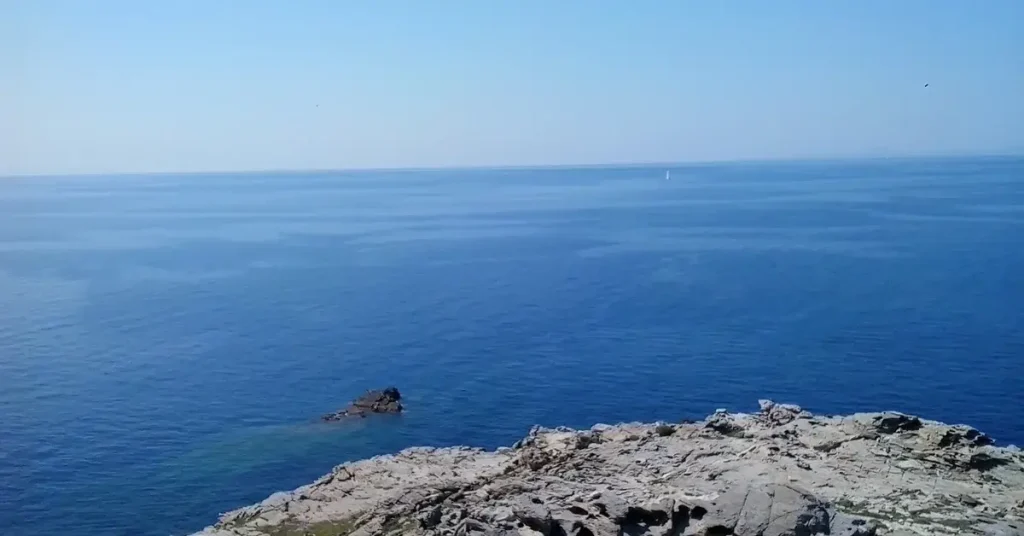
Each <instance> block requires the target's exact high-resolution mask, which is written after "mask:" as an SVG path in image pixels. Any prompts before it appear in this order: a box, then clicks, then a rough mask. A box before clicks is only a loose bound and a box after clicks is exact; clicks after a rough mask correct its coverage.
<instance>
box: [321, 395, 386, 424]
mask: <svg viewBox="0 0 1024 536" xmlns="http://www.w3.org/2000/svg"><path fill="white" fill-rule="evenodd" d="M401 399H402V394H401V393H399V392H398V389H397V388H395V387H388V388H386V389H381V390H373V391H367V392H365V393H363V394H362V396H360V397H359V398H357V399H355V400H353V401H352V402H351V403H350V404H349V405H348V407H346V408H345V409H341V410H338V411H336V412H334V413H328V414H327V415H324V416H322V417H320V418H321V419H322V420H325V421H340V420H342V419H345V418H348V417H365V416H366V414H367V413H401V412H402V403H401V402H399V401H400V400H401Z"/></svg>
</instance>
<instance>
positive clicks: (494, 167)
mask: <svg viewBox="0 0 1024 536" xmlns="http://www.w3.org/2000/svg"><path fill="white" fill-rule="evenodd" d="M972 158H979V159H984V158H988V159H1016V158H1024V152H1021V153H1010V152H1006V153H956V154H927V153H923V154H905V155H871V156H808V157H795V156H784V157H774V158H773V157H763V158H736V159H721V160H679V161H649V162H643V161H628V162H605V163H571V164H479V165H432V166H393V167H392V166H365V167H360V166H354V167H337V168H276V169H274V168H267V169H219V170H218V169H209V170H191V171H90V172H84V173H22V174H14V175H0V180H4V179H47V178H79V177H80V178H90V177H137V176H185V175H252V174H257V173H273V174H299V173H315V174H320V173H358V172H363V173H367V172H370V173H376V172H417V171H501V170H531V169H600V168H648V167H660V166H714V165H729V164H772V163H784V162H793V163H798V162H805V163H813V162H820V163H825V162H844V161H845V162H855V161H876V160H961V159H972Z"/></svg>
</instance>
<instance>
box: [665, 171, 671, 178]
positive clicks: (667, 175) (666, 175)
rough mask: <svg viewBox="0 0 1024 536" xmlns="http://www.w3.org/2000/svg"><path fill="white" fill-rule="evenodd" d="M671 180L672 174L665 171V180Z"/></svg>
mask: <svg viewBox="0 0 1024 536" xmlns="http://www.w3.org/2000/svg"><path fill="white" fill-rule="evenodd" d="M670 178H672V172H671V171H669V170H665V180H669V179H670Z"/></svg>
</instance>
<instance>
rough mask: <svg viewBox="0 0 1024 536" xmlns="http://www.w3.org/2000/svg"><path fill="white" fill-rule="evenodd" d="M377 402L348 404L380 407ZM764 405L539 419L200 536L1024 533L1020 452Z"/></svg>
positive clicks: (425, 452) (943, 431) (939, 432)
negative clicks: (512, 438) (594, 419)
mask: <svg viewBox="0 0 1024 536" xmlns="http://www.w3.org/2000/svg"><path fill="white" fill-rule="evenodd" d="M375 393H378V395H383V392H375ZM394 394H395V395H397V390H396V391H395V393H394ZM368 395H369V393H368ZM378 395H373V396H370V397H369V398H367V397H366V396H364V397H361V398H360V400H361V401H362V402H360V401H357V402H360V404H361V405H358V406H357V404H356V403H353V406H354V407H357V408H369V409H368V411H374V410H373V409H372V408H374V407H381V406H379V403H381V402H382V401H384V406H383V407H385V408H387V407H389V404H390V402H387V401H386V400H385V399H382V398H380V396H378ZM385 398H388V397H385ZM397 400H398V397H397V396H395V397H394V402H396V403H397ZM760 406H761V407H760V411H759V412H758V413H754V414H743V413H728V412H726V411H719V412H716V413H715V414H714V415H712V416H711V417H709V418H708V419H707V420H706V421H704V422H699V423H689V424H687V423H684V424H676V425H669V424H666V423H654V424H620V425H614V426H608V425H601V426H595V427H594V428H592V429H590V430H586V431H576V430H571V429H567V428H556V429H547V428H536V427H535V428H534V429H532V430H531V431H530V433H529V434H528V435H527V436H526V437H525V438H524V439H523V440H521V441H519V442H518V443H517V447H516V448H515V449H499V450H497V451H495V452H485V451H482V450H478V449H470V448H466V447H454V448H443V449H436V448H432V449H424V448H414V449H407V450H405V451H402V452H400V453H398V454H394V455H390V456H380V457H376V458H372V459H369V460H363V461H359V462H354V463H351V464H345V465H341V466H338V467H336V468H335V469H334V471H333V472H332V473H331V474H329V475H327V476H325V477H322V478H320V479H318V480H317V481H316V482H314V483H312V484H310V485H308V486H304V487H302V488H299V489H297V490H294V491H291V492H285V493H277V494H274V495H273V496H271V497H270V498H268V499H267V500H265V501H263V502H262V503H260V504H256V505H252V506H248V507H246V508H242V509H240V510H236V511H234V512H231V513H228V514H225V515H224V516H223V517H222V518H221V520H220V521H219V522H218V523H217V524H216V525H214V526H212V527H210V528H207V529H206V530H204V531H203V532H201V533H200V534H201V535H202V536H266V535H276V536H304V535H306V534H316V535H326V534H330V535H332V536H338V535H341V536H370V535H377V534H382V535H389V534H391V535H421V536H462V535H466V536H472V535H478V536H499V535H508V536H537V535H541V536H563V535H565V536H620V535H636V536H640V535H649V536H660V535H664V536H670V535H671V536H712V535H732V536H840V535H841V536H886V535H906V536H910V535H930V536H952V535H975V536H981V535H992V536H995V535H1000V536H1024V520H1022V515H1024V454H1022V453H1021V452H1020V450H1018V449H1012V448H1000V447H994V446H991V445H988V443H990V442H991V440H990V439H988V438H987V436H984V434H981V433H980V432H978V431H977V430H974V429H973V428H969V427H966V426H948V425H945V424H942V423H937V422H933V421H927V420H924V419H920V418H918V417H913V416H910V415H904V414H899V413H876V414H857V415H853V416H848V417H842V416H838V417H835V416H828V417H826V416H815V415H811V414H809V413H807V412H806V411H804V410H802V409H801V408H799V407H798V406H793V405H785V404H775V403H773V402H771V401H762V403H761V405H760Z"/></svg>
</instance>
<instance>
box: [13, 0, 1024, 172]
mask: <svg viewBox="0 0 1024 536" xmlns="http://www.w3.org/2000/svg"><path fill="white" fill-rule="evenodd" d="M926 83H927V84H930V86H929V87H928V88H925V87H924V84H926ZM1022 152H1024V1H1022V0H979V1H971V0H898V1H893V0H866V1H864V0H862V1H853V0H849V1H847V0H835V1H821V0H816V1H812V0H807V1H787V0H777V1H770V2H769V1H746V2H740V1H702V2H697V1H693V2H688V1H682V0H665V1H654V0H651V1H626V0H620V1H615V2H611V1H600V0H587V1H584V0H558V1H552V0H516V1H512V0H508V1H503V2H498V1H471V0H465V1H454V0H452V1H446V0H435V1H428V2H424V1H412V0H410V1H387V0H380V1H370V2H356V1H345V0H324V1H313V0H297V1H294V2H284V1H260V0H244V1H243V0H217V1H213V0H162V1H161V0H150V1H140V0H91V1H87V0H78V1H52V0H20V1H14V0H0V175H9V174H34V173H80V172H111V171H189V170H255V169H305V168H321V169H322V168H349V167H419V166H475V165H530V164H566V163H614V162H645V161H691V160H732V159H763V158H802V157H845V156H879V155H916V154H929V155H931V154H939V155H942V154H971V153H985V154H993V153H998V154H1005V153H1018V154H1019V153H1022Z"/></svg>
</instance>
